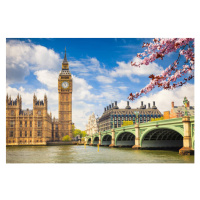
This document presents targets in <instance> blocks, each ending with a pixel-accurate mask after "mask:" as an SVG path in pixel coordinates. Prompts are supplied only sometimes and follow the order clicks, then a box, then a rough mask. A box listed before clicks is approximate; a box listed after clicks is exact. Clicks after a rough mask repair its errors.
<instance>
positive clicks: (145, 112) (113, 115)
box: [98, 101, 162, 132]
mask: <svg viewBox="0 0 200 200" xmlns="http://www.w3.org/2000/svg"><path fill="white" fill-rule="evenodd" d="M136 112H138V120H139V123H145V122H148V121H151V118H159V117H161V116H162V113H161V112H160V111H159V110H158V109H157V107H156V106H155V101H153V106H152V107H151V106H150V103H148V107H146V105H143V101H141V106H140V107H139V108H131V107H130V105H129V101H127V106H126V107H125V108H119V107H118V106H117V101H115V104H114V103H112V104H110V105H109V106H107V107H105V108H104V113H103V115H102V116H101V117H100V118H99V120H98V128H99V131H100V132H101V131H106V130H109V129H112V128H118V127H121V126H122V124H123V122H124V121H132V122H133V124H135V122H136Z"/></svg>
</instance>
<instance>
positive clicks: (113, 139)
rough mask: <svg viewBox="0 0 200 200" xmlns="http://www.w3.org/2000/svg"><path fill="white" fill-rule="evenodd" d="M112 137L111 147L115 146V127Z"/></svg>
mask: <svg viewBox="0 0 200 200" xmlns="http://www.w3.org/2000/svg"><path fill="white" fill-rule="evenodd" d="M111 132H112V139H111V144H110V145H109V147H114V146H115V129H114V128H113V129H112V131H111Z"/></svg>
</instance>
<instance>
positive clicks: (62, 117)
mask: <svg viewBox="0 0 200 200" xmlns="http://www.w3.org/2000/svg"><path fill="white" fill-rule="evenodd" d="M58 101H59V102H58V107H59V108H58V110H59V111H58V118H59V139H60V140H62V137H63V136H65V135H69V136H70V137H71V138H72V137H73V136H72V76H71V73H70V72H69V63H68V61H67V57H66V48H65V57H64V59H63V62H62V70H61V72H60V74H59V77H58Z"/></svg>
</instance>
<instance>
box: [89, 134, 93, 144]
mask: <svg viewBox="0 0 200 200" xmlns="http://www.w3.org/2000/svg"><path fill="white" fill-rule="evenodd" d="M89 145H90V146H92V145H93V135H91V142H90V144H89Z"/></svg>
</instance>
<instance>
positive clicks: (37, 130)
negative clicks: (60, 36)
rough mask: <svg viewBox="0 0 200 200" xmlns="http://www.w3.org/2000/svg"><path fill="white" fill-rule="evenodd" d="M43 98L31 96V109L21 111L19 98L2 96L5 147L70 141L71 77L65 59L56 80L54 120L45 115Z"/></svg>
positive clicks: (45, 101) (46, 102)
mask: <svg viewBox="0 0 200 200" xmlns="http://www.w3.org/2000/svg"><path fill="white" fill-rule="evenodd" d="M47 108H48V101H47V96H46V95H44V100H38V99H37V97H36V95H35V94H34V96H33V109H32V110H29V109H27V110H23V109H22V98H21V96H19V94H18V96H17V98H16V100H12V99H11V97H8V95H7V96H6V145H46V144H47V142H48V141H61V140H62V138H63V136H65V135H69V136H70V137H71V138H72V76H71V73H70V72H69V63H68V61H67V57H66V50H65V57H64V60H63V62H62V70H61V72H60V73H59V77H58V108H59V109H58V110H59V112H58V119H55V117H54V118H53V119H52V115H51V113H48V110H47Z"/></svg>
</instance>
